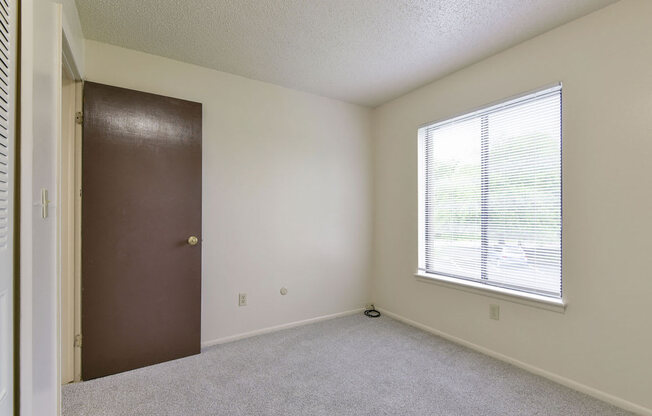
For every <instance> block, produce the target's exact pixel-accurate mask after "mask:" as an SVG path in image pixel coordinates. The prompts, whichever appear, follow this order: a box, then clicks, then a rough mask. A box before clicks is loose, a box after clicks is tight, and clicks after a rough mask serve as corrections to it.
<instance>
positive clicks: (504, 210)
mask: <svg viewBox="0 0 652 416" xmlns="http://www.w3.org/2000/svg"><path fill="white" fill-rule="evenodd" d="M561 226H562V216H561V85H559V86H555V87H554V88H548V89H545V90H541V91H538V92H535V93H532V94H528V95H525V96H522V97H519V98H516V99H512V100H508V101H505V102H503V103H500V104H497V105H493V106H490V107H486V108H483V109H481V110H478V111H474V112H472V113H469V114H465V115H462V116H459V117H455V118H452V119H449V120H445V121H442V122H439V123H434V124H431V125H427V126H424V127H422V128H420V129H419V274H420V275H426V276H433V277H434V276H435V275H438V276H444V277H446V278H449V279H447V280H448V281H450V278H452V279H453V280H454V281H458V282H459V281H460V280H463V281H467V282H468V281H472V282H474V283H475V286H476V287H478V284H480V285H487V286H493V287H500V288H503V289H508V292H514V293H517V294H518V293H523V292H525V293H528V294H534V295H539V296H544V297H547V298H553V299H554V298H556V299H560V298H561V295H562V293H561ZM481 287H486V286H481Z"/></svg>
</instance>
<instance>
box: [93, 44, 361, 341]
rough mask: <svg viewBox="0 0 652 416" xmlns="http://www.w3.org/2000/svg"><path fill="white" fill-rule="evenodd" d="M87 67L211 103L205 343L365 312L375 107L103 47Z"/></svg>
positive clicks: (100, 77)
mask: <svg viewBox="0 0 652 416" xmlns="http://www.w3.org/2000/svg"><path fill="white" fill-rule="evenodd" d="M85 67H86V69H85V71H86V79H87V80H89V81H94V82H99V83H104V84H109V85H116V86H120V87H125V88H132V89H136V90H141V91H146V92H152V93H157V94H162V95H167V96H172V97H177V98H182V99H186V100H192V101H198V102H201V103H203V112H204V114H203V238H204V241H203V246H202V248H203V251H202V255H203V272H202V273H203V276H202V298H203V299H202V341H203V342H204V343H209V342H211V341H214V340H217V339H221V338H225V337H230V336H234V335H238V334H242V333H245V332H249V331H254V330H259V329H263V328H267V327H270V326H275V325H280V324H287V323H290V322H294V321H299V320H304V319H310V318H314V317H319V316H323V315H328V314H334V313H339V312H344V311H349V310H353V309H356V308H361V307H363V306H364V304H365V302H367V301H368V299H369V290H370V282H369V269H370V252H371V250H370V246H371V216H370V212H371V150H370V127H371V125H370V110H368V109H366V108H363V107H359V106H355V105H351V104H346V103H343V102H340V101H336V100H332V99H327V98H323V97H319V96H315V95H310V94H306V93H302V92H298V91H294V90H290V89H286V88H282V87H278V86H275V85H271V84H267V83H263V82H258V81H252V80H249V79H246V78H242V77H239V76H235V75H230V74H226V73H223V72H218V71H214V70H210V69H206V68H201V67H198V66H194V65H189V64H185V63H181V62H178V61H173V60H170V59H165V58H161V57H157V56H153V55H148V54H145V53H140V52H136V51H132V50H127V49H122V48H118V47H114V46H110V45H107V44H102V43H97V42H93V41H88V42H87V43H86V65H85ZM282 286H285V287H287V288H288V291H289V293H288V294H287V295H286V296H281V295H280V293H279V290H280V288H281V287H282ZM239 292H246V293H247V294H248V306H246V307H238V303H237V300H238V293H239Z"/></svg>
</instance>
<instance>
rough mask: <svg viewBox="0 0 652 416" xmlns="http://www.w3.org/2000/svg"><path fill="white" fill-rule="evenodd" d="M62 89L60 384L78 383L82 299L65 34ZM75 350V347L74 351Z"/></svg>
mask: <svg viewBox="0 0 652 416" xmlns="http://www.w3.org/2000/svg"><path fill="white" fill-rule="evenodd" d="M62 51H63V53H62V86H61V133H60V136H59V152H58V153H59V157H58V161H57V162H58V163H57V164H58V177H59V180H58V181H57V185H58V195H57V200H58V201H60V203H59V208H60V209H59V210H58V216H57V233H58V238H57V240H58V243H59V247H58V258H59V279H60V288H61V293H60V317H61V322H60V328H61V330H60V349H59V350H60V354H61V355H60V360H61V362H60V364H61V368H60V371H61V382H62V384H66V383H70V382H72V381H79V379H80V375H81V369H80V359H81V353H80V351H79V350H80V348H77V347H79V346H80V345H78V344H80V341H81V340H80V339H79V342H76V341H77V340H78V337H77V335H78V334H80V326H81V319H80V316H79V314H78V313H77V310H78V306H79V303H80V299H81V288H80V285H79V283H80V282H79V277H80V273H79V267H78V266H79V264H78V258H79V257H80V256H79V253H77V248H78V246H79V245H78V243H77V240H78V234H79V233H78V231H80V230H78V228H79V227H77V222H78V221H77V219H78V218H77V217H79V206H78V205H79V204H78V202H79V200H80V197H79V195H80V193H79V191H78V190H79V189H80V186H79V181H78V178H77V174H78V171H79V169H78V165H79V161H78V160H77V159H78V153H79V152H78V149H77V148H78V147H80V148H81V146H80V145H81V143H79V140H78V134H79V133H81V126H78V124H77V123H76V122H75V118H76V117H75V114H76V112H77V111H79V106H80V104H81V103H80V102H78V98H81V97H80V95H79V94H78V93H77V90H78V89H81V81H80V75H79V71H78V70H77V68H76V66H75V65H74V61H73V60H72V52H71V50H70V48H69V46H68V43H67V39H66V35H65V33H63V34H62ZM76 346H77V347H76Z"/></svg>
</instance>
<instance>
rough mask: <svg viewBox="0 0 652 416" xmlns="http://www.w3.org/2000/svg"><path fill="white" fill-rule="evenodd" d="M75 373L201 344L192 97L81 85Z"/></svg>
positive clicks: (197, 135) (197, 125)
mask: <svg viewBox="0 0 652 416" xmlns="http://www.w3.org/2000/svg"><path fill="white" fill-rule="evenodd" d="M83 112H84V128H83V149H82V337H83V343H82V378H83V379H85V380H89V379H92V378H96V377H102V376H106V375H109V374H114V373H119V372H122V371H126V370H131V369H134V368H139V367H143V366H147V365H151V364H155V363H160V362H163V361H168V360H172V359H176V358H180V357H184V356H188V355H192V354H197V353H199V350H200V319H201V318H200V317H201V248H200V244H197V245H194V246H193V245H190V244H189V243H188V238H189V237H191V236H197V237H198V238H199V239H200V240H201V237H200V234H201V187H202V185H201V172H202V168H201V137H202V136H201V135H202V131H201V129H202V107H201V104H199V103H194V102H190V101H184V100H178V99H174V98H168V97H163V96H159V95H154V94H147V93H143V92H139V91H133V90H128V89H124V88H117V87H111V86H107V85H101V84H96V83H92V82H86V83H85V85H84V110H83Z"/></svg>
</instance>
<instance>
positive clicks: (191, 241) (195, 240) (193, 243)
mask: <svg viewBox="0 0 652 416" xmlns="http://www.w3.org/2000/svg"><path fill="white" fill-rule="evenodd" d="M197 243H199V238H197V237H195V236H194V235H191V236H190V237H188V244H190V245H191V246H196V245H197Z"/></svg>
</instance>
